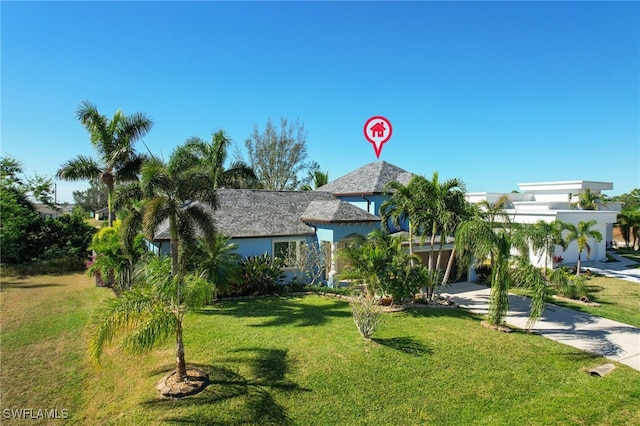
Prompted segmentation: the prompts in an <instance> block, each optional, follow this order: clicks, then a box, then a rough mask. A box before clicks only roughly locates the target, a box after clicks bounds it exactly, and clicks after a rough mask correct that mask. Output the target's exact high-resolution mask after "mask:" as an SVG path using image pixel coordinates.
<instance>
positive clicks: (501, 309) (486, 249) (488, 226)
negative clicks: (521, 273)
mask: <svg viewBox="0 0 640 426" xmlns="http://www.w3.org/2000/svg"><path fill="white" fill-rule="evenodd" d="M485 218H486V215H485V214H479V215H476V216H474V217H473V218H472V219H471V220H468V221H467V222H464V223H462V224H461V225H460V226H459V227H458V230H457V232H456V236H455V246H456V250H457V252H458V257H460V258H464V257H465V255H471V256H473V257H474V258H476V259H480V260H482V259H486V258H489V260H490V264H491V296H490V299H489V322H490V323H491V324H493V325H500V324H501V323H502V319H503V318H504V316H505V315H506V314H507V311H508V309H509V297H508V291H509V287H510V285H511V277H510V275H509V262H510V256H511V240H510V238H509V234H508V231H507V227H506V226H505V225H506V224H498V223H492V222H490V221H487V220H486V219H485Z"/></svg>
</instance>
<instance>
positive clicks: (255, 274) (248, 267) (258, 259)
mask: <svg viewBox="0 0 640 426" xmlns="http://www.w3.org/2000/svg"><path fill="white" fill-rule="evenodd" d="M240 266H241V268H242V278H243V279H242V282H241V284H240V285H239V286H235V288H234V289H233V292H234V293H235V294H236V295H243V294H255V293H258V294H272V293H276V292H278V291H279V290H281V287H282V286H281V285H280V284H282V281H283V279H284V274H283V272H282V270H283V269H284V261H283V260H282V259H280V258H278V257H276V258H272V257H271V256H269V254H268V253H264V254H263V255H261V256H250V257H245V258H244V259H242V260H241V261H240Z"/></svg>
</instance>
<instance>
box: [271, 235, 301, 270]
mask: <svg viewBox="0 0 640 426" xmlns="http://www.w3.org/2000/svg"><path fill="white" fill-rule="evenodd" d="M302 244H303V241H302V240H279V241H274V242H273V257H279V258H280V259H282V260H284V264H285V266H286V267H287V268H296V267H299V264H300V260H301V252H302Z"/></svg>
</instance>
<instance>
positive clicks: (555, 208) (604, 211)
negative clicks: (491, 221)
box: [467, 180, 622, 267]
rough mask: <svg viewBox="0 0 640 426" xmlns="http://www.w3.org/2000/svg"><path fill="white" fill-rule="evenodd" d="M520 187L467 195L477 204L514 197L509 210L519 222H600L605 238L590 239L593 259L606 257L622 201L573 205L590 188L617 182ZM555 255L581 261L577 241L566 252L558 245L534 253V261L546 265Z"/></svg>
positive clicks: (594, 189)
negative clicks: (590, 207)
mask: <svg viewBox="0 0 640 426" xmlns="http://www.w3.org/2000/svg"><path fill="white" fill-rule="evenodd" d="M518 187H519V188H520V192H519V193H511V194H503V193H495V192H494V193H491V192H475V193H469V194H467V199H468V200H469V201H470V202H471V203H477V202H479V201H480V200H486V201H487V202H489V203H494V202H496V201H497V200H498V199H499V198H500V197H501V196H503V195H507V196H508V197H509V198H510V200H511V201H510V204H509V207H508V209H507V213H509V215H510V216H511V218H512V220H513V221H514V222H516V223H536V222H538V221H539V220H543V221H545V222H553V221H554V220H560V221H562V222H565V223H571V224H574V225H577V224H578V223H579V222H587V221H590V220H595V221H596V225H595V226H594V227H592V228H591V229H593V230H597V231H599V232H600V233H601V234H602V237H603V239H602V241H601V242H597V241H596V240H595V239H591V240H589V241H588V244H589V246H590V247H591V255H590V259H592V260H602V259H604V258H606V248H607V242H610V241H613V224H614V223H615V222H616V220H617V216H618V213H619V212H620V211H621V210H622V203H609V204H607V206H601V207H600V209H599V210H580V209H577V208H575V207H573V206H572V203H575V202H576V201H578V199H579V196H580V194H582V193H584V192H585V191H586V190H587V189H589V190H590V191H591V192H592V193H594V194H596V195H600V194H601V193H602V191H606V190H611V189H613V183H611V182H595V181H585V180H574V181H556V182H535V183H520V184H518ZM553 256H562V257H563V258H564V261H565V262H566V263H577V262H578V249H577V243H576V242H573V243H571V245H570V246H569V247H568V248H567V250H566V251H563V250H562V247H560V246H557V247H556V249H555V251H554V252H553V253H548V254H546V253H541V254H540V253H538V254H535V253H532V256H531V261H532V263H533V264H534V265H536V266H539V267H542V266H544V265H545V263H546V260H547V257H548V258H549V259H550V258H552V257H553Z"/></svg>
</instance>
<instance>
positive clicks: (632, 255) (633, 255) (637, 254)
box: [616, 248, 640, 268]
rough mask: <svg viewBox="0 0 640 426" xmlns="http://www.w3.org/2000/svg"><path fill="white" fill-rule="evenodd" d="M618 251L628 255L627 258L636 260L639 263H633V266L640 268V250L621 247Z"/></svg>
mask: <svg viewBox="0 0 640 426" xmlns="http://www.w3.org/2000/svg"><path fill="white" fill-rule="evenodd" d="M616 253H617V254H619V255H622V256H624V257H626V258H627V259H631V260H634V261H636V262H637V263H636V264H635V265H631V267H632V268H640V251H637V250H633V249H627V248H621V249H618V250H616Z"/></svg>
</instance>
